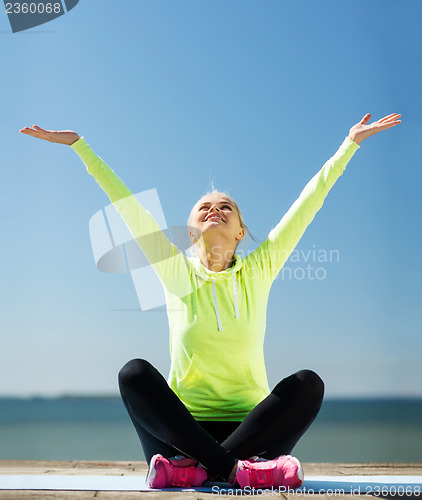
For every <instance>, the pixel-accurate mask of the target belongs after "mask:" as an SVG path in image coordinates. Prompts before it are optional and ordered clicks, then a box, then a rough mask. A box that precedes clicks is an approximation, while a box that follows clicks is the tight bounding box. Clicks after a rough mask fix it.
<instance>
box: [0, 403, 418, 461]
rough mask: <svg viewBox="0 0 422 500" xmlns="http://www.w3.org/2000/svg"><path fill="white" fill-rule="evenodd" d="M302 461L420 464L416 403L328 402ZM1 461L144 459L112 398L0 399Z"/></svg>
mask: <svg viewBox="0 0 422 500" xmlns="http://www.w3.org/2000/svg"><path fill="white" fill-rule="evenodd" d="M294 454H295V455H296V456H298V457H299V458H300V459H301V460H302V461H303V462H422V399H414V400H373V401H364V400H343V401H341V400H331V401H330V400H327V401H325V402H324V404H323V407H322V409H321V412H320V414H319V415H318V417H317V419H316V421H315V422H314V423H313V424H312V426H311V428H310V429H309V430H308V431H307V433H306V434H305V435H304V437H303V438H302V440H301V441H300V442H299V443H298V445H297V446H296V448H295V450H294ZM0 459H4V460H12V459H18V460H123V461H132V460H144V456H143V453H142V449H141V446H140V444H139V442H138V437H137V435H136V432H135V430H134V428H133V427H132V423H131V422H130V420H129V417H128V415H127V414H126V410H125V408H124V406H123V404H122V402H121V401H120V399H117V398H116V399H115V398H61V399H40V398H37V399H0Z"/></svg>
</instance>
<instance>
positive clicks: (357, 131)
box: [349, 113, 401, 144]
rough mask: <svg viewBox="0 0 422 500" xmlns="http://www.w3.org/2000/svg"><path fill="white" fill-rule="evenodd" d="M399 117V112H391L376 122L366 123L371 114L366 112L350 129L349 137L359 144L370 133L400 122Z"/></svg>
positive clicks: (375, 132)
mask: <svg viewBox="0 0 422 500" xmlns="http://www.w3.org/2000/svg"><path fill="white" fill-rule="evenodd" d="M400 117H401V115H400V114H397V113H393V114H391V115H388V116H384V118H380V119H379V120H377V121H376V122H373V123H371V124H369V125H368V121H369V120H370V118H371V114H370V113H367V114H366V115H365V116H364V117H363V118H362V120H361V121H360V122H359V123H357V124H356V125H354V126H353V127H352V128H351V129H350V131H349V138H350V139H352V141H354V142H356V143H357V144H360V143H361V142H362V141H363V140H364V139H366V138H367V137H370V136H371V135H374V134H377V133H378V132H381V131H382V130H386V129H388V128H391V127H394V126H395V125H398V124H399V123H401V120H399V118H400Z"/></svg>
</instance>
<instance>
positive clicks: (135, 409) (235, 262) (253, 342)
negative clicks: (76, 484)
mask: <svg viewBox="0 0 422 500" xmlns="http://www.w3.org/2000/svg"><path fill="white" fill-rule="evenodd" d="M370 117H371V115H370V114H367V115H365V116H364V117H363V119H362V120H361V121H360V122H359V123H357V124H356V125H354V126H353V127H352V128H351V129H350V131H349V134H348V136H347V137H346V138H345V139H344V141H343V143H342V144H341V146H340V148H339V149H338V151H337V152H336V153H335V154H334V156H333V157H332V158H330V159H329V160H328V161H327V162H326V163H325V164H324V166H323V167H322V168H321V170H320V171H319V172H317V173H316V174H315V176H314V177H313V178H312V179H311V180H310V181H309V183H308V184H307V185H306V187H305V188H304V189H303V191H302V193H301V194H300V196H299V198H298V199H297V200H296V201H295V203H294V204H293V205H292V207H291V208H290V209H289V211H288V212H287V213H286V214H285V215H284V217H283V218H282V219H281V220H280V222H279V223H278V224H277V225H276V226H275V228H274V229H273V230H272V231H271V232H270V233H269V235H268V238H267V239H266V240H265V241H264V242H262V243H261V244H260V245H259V247H258V248H257V249H256V250H254V251H253V252H251V253H250V254H249V255H247V256H246V257H244V258H242V257H241V256H240V255H238V254H236V253H235V252H236V248H237V246H238V244H239V242H240V241H241V240H242V239H243V238H244V237H245V232H246V231H248V229H247V227H246V225H245V223H244V221H243V218H242V215H241V212H240V210H239V207H238V206H237V204H236V203H235V201H234V200H233V199H232V198H231V197H230V196H228V195H227V194H225V193H221V192H218V191H213V192H211V193H207V194H206V195H205V196H203V197H202V198H201V199H199V200H198V202H197V203H196V204H195V206H194V207H193V208H192V211H191V214H190V216H189V229H190V236H191V238H192V242H193V244H194V247H195V256H192V257H186V256H185V254H184V253H183V252H181V251H180V250H179V249H178V248H177V247H175V246H174V245H173V244H172V243H171V242H170V241H169V240H168V239H167V237H166V236H165V235H164V234H163V233H162V232H161V231H160V228H159V226H158V224H157V222H156V221H155V219H154V217H153V216H152V214H151V213H149V212H148V211H147V210H146V209H145V208H144V207H143V206H142V205H141V204H140V203H139V202H138V201H137V200H136V198H135V197H134V196H132V193H131V191H130V190H129V189H128V188H127V187H126V185H125V184H124V183H123V182H122V181H121V180H120V179H119V177H118V176H117V175H116V174H115V173H114V172H113V170H111V169H110V168H109V167H108V166H107V164H106V163H105V162H104V161H103V160H102V159H101V158H100V157H98V156H97V155H96V154H95V153H94V152H93V151H92V149H91V148H90V146H89V145H88V144H87V143H86V142H85V140H84V138H83V137H80V136H79V135H78V134H76V132H73V131H51V130H44V129H42V128H41V127H38V126H36V125H34V126H33V127H32V128H30V127H25V128H23V129H22V130H21V132H22V133H24V134H27V135H31V136H32V137H36V138H39V139H44V140H47V141H50V142H56V143H61V144H67V145H69V146H70V147H71V148H72V149H73V150H74V151H75V152H76V153H77V154H78V155H79V156H80V158H81V159H82V161H83V162H84V163H85V165H86V168H87V170H88V173H89V174H91V175H92V176H93V177H94V179H95V180H96V182H97V183H98V184H99V185H100V186H101V188H102V189H103V190H104V191H105V192H106V194H107V195H108V196H109V198H110V200H111V201H112V203H113V204H114V206H115V207H116V209H117V210H118V211H119V213H120V214H121V216H122V218H123V220H124V221H125V223H126V224H127V226H128V227H129V229H130V231H131V233H132V235H133V237H134V238H135V239H136V241H137V242H138V244H139V246H140V247H141V249H142V250H143V252H144V253H145V255H146V256H147V258H148V259H149V261H150V262H151V265H152V266H153V268H154V270H155V271H156V272H157V274H158V276H159V278H160V280H161V282H162V284H163V286H164V289H165V294H166V300H167V306H168V307H167V313H168V320H169V330H170V332H169V333H170V350H171V360H172V361H171V367H170V374H169V377H168V380H167V381H166V380H165V379H164V378H163V376H162V375H161V374H160V373H159V372H158V371H157V370H156V369H155V368H154V367H153V366H152V365H151V364H150V363H149V362H148V361H146V360H144V359H134V360H132V361H129V362H128V363H127V364H126V365H125V366H124V367H123V368H122V370H121V371H120V373H119V387H120V391H121V395H122V399H123V402H124V404H125V406H126V409H127V411H128V413H129V416H130V418H131V420H132V422H133V424H134V426H135V429H136V431H137V433H138V436H139V438H140V441H141V444H142V447H143V450H144V454H145V457H146V460H147V461H148V463H149V471H148V476H147V481H148V484H149V485H150V486H151V487H152V488H166V487H172V486H199V485H201V484H202V483H203V482H204V481H205V480H206V479H207V478H213V479H218V480H223V481H229V482H230V483H231V484H235V485H239V486H241V487H245V486H251V487H258V488H271V487H280V486H282V487H289V488H296V487H298V486H300V485H301V484H302V481H303V470H302V467H301V465H300V462H299V461H298V460H297V459H296V458H295V457H293V456H291V452H292V450H293V448H294V446H295V445H296V443H297V442H298V440H299V439H300V438H301V437H302V436H303V434H304V433H305V431H306V430H307V429H308V428H309V426H310V425H311V423H312V422H313V420H314V419H315V417H316V415H317V413H318V411H319V409H320V407H321V403H322V399H323V394H324V384H323V382H322V380H321V378H320V377H319V376H318V375H317V374H316V373H314V372H313V371H311V370H301V371H299V372H297V373H294V374H292V375H290V376H288V377H286V378H284V379H283V380H281V381H280V382H279V383H278V384H277V385H276V386H275V387H274V388H273V389H272V390H271V391H270V388H269V387H268V382H267V376H266V370H265V364H264V355H263V345H264V335H265V328H266V308H267V301H268V294H269V291H270V288H271V286H272V283H273V282H274V280H275V278H276V276H277V274H278V272H279V271H280V270H281V268H282V266H283V265H284V263H285V262H286V260H287V259H288V257H289V255H290V254H291V252H292V251H293V249H294V248H295V246H296V245H297V243H298V241H299V240H300V238H301V236H302V235H303V233H304V231H305V229H306V228H307V226H308V225H309V224H310V223H311V221H312V220H313V218H314V216H315V214H316V213H317V212H318V210H319V209H320V208H321V207H322V205H323V202H324V199H325V198H326V196H327V194H328V192H329V191H330V189H331V188H332V186H333V185H334V183H335V182H336V181H337V179H338V178H339V177H340V176H341V175H342V173H343V171H344V169H345V167H346V165H347V163H348V162H349V160H350V159H351V157H352V156H353V154H354V153H355V151H356V150H357V149H358V148H359V147H360V146H359V144H360V143H361V142H362V141H363V140H364V139H366V138H368V137H370V136H372V135H374V134H376V133H378V132H380V131H383V130H386V129H388V128H391V127H394V126H395V125H397V124H399V123H401V120H400V119H399V118H400V117H401V115H399V114H391V115H388V116H386V117H384V118H382V119H380V120H377V121H375V122H373V123H371V124H369V120H370ZM292 355H294V353H293V354H292Z"/></svg>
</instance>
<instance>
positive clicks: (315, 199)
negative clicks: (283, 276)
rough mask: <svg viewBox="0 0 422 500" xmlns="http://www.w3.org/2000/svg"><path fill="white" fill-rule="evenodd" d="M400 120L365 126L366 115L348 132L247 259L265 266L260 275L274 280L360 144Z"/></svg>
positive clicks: (394, 116) (396, 117)
mask: <svg viewBox="0 0 422 500" xmlns="http://www.w3.org/2000/svg"><path fill="white" fill-rule="evenodd" d="M400 117H401V115H400V114H397V113H394V114H391V115H388V116H385V117H384V118H381V119H379V120H377V121H375V122H373V123H371V124H369V125H368V121H369V120H370V118H371V115H370V114H369V113H367V114H366V115H365V116H364V117H363V118H362V120H361V121H360V122H359V123H357V124H356V125H354V126H353V127H352V128H351V129H350V131H349V135H348V136H347V137H346V138H345V140H344V141H343V143H342V145H341V146H340V148H339V149H338V151H337V152H336V153H335V154H334V156H332V157H331V158H330V159H329V160H328V161H327V162H326V163H325V164H324V166H323V167H322V169H321V170H320V171H319V172H318V173H317V174H316V175H315V176H314V177H313V178H312V179H311V180H310V181H309V182H308V184H307V185H306V186H305V188H304V189H303V190H302V192H301V193H300V196H299V198H298V199H297V200H296V201H295V202H294V203H293V205H292V206H291V207H290V209H289V210H288V212H287V213H286V214H285V215H284V216H283V218H282V219H281V221H280V222H279V223H278V224H277V226H276V227H275V228H274V229H272V231H271V232H270V234H269V235H268V238H267V239H266V240H265V241H264V242H263V243H262V244H261V245H260V246H259V247H258V248H257V249H256V250H255V252H252V254H251V255H252V257H250V256H248V257H250V258H255V259H256V260H257V261H262V262H263V263H264V264H262V265H264V266H265V269H263V274H264V275H267V276H268V280H269V282H272V281H273V280H274V279H275V278H276V276H277V274H278V272H279V271H280V270H281V268H282V267H283V265H284V263H285V262H286V260H287V259H288V258H289V256H290V254H291V253H292V251H293V250H294V248H295V247H296V245H297V244H298V242H299V240H300V238H301V237H302V235H303V233H304V232H305V230H306V228H307V227H308V226H309V224H310V223H311V222H312V220H313V219H314V217H315V215H316V213H317V212H318V211H319V210H320V208H321V207H322V205H323V203H324V200H325V198H326V197H327V195H328V192H329V191H330V189H331V188H332V187H333V185H334V184H335V182H336V181H337V179H338V178H339V177H340V176H341V175H342V174H343V172H344V170H345V168H346V165H347V164H348V162H349V161H350V159H351V158H352V156H353V155H354V153H355V152H356V151H357V149H359V148H360V146H359V144H360V143H361V142H362V141H363V140H364V139H366V138H367V137H370V136H371V135H374V134H376V133H378V132H381V131H382V130H386V129H388V128H391V127H394V126H395V125H397V124H399V123H401V120H399V118H400ZM254 253H255V256H254V255H253V254H254Z"/></svg>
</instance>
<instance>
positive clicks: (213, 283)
mask: <svg viewBox="0 0 422 500" xmlns="http://www.w3.org/2000/svg"><path fill="white" fill-rule="evenodd" d="M232 276H233V295H234V310H235V315H236V318H239V301H238V296H237V280H236V275H235V273H234V271H233V272H232ZM212 295H213V297H214V308H215V314H216V315H217V323H218V331H219V332H222V331H223V325H222V323H221V315H220V309H219V308H218V301H217V289H216V287H215V280H212Z"/></svg>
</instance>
